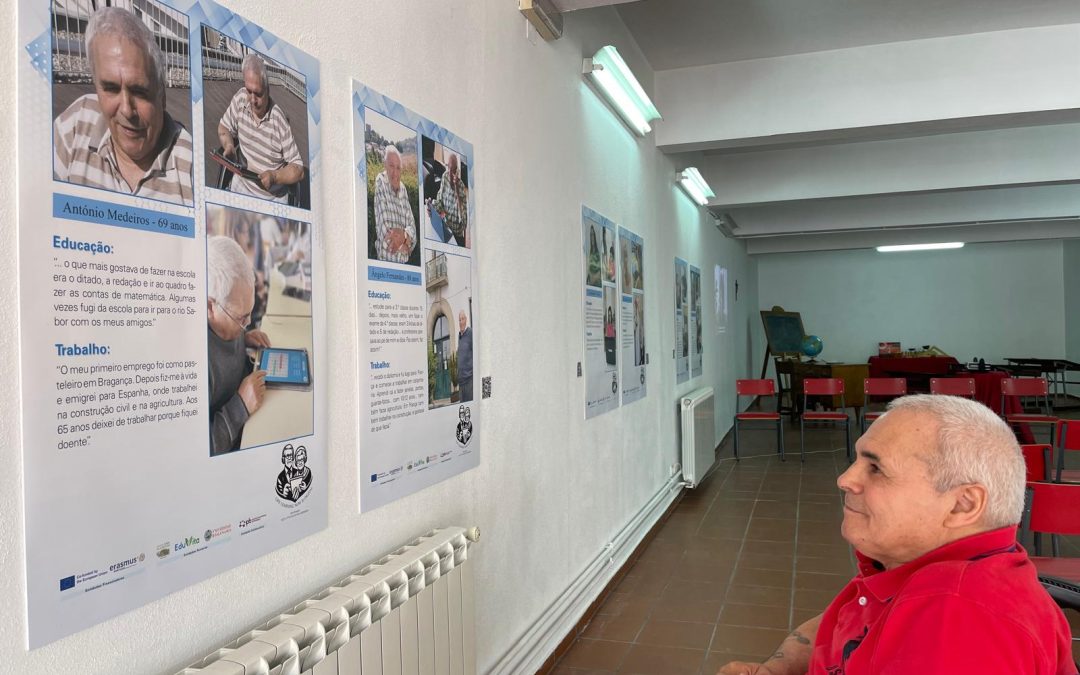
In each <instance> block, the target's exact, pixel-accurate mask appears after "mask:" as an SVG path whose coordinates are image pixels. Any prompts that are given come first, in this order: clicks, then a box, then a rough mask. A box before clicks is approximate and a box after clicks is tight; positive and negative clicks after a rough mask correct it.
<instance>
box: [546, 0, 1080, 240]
mask: <svg viewBox="0 0 1080 675" xmlns="http://www.w3.org/2000/svg"><path fill="white" fill-rule="evenodd" d="M553 1H554V2H555V3H556V4H557V5H558V6H560V8H561V9H563V10H564V11H570V10H579V9H589V8H593V7H599V6H602V5H617V6H616V7H615V11H617V12H618V14H619V16H620V17H621V18H622V20H623V22H624V24H625V25H626V26H627V28H628V29H629V32H630V34H631V36H632V37H633V39H634V41H635V42H636V43H637V47H639V48H640V50H641V52H642V54H643V55H644V57H645V58H646V60H647V61H648V62H649V64H650V65H651V66H652V68H653V71H654V98H655V99H656V101H655V102H656V104H657V107H658V108H659V109H660V111H661V112H662V113H663V115H664V119H663V120H662V121H660V122H658V123H657V127H656V131H655V132H654V133H653V134H652V135H651V140H652V142H654V143H656V145H657V147H659V148H660V149H661V150H663V151H664V152H666V153H668V154H669V155H671V156H672V157H673V158H674V159H675V161H676V164H677V165H681V166H697V167H699V168H701V169H702V172H703V174H705V177H706V179H707V180H708V181H709V182H710V183H711V184H712V185H713V186H714V189H716V192H717V198H716V199H713V200H712V201H711V202H710V204H709V208H710V211H711V212H712V213H713V215H714V216H716V217H717V218H718V219H719V220H720V221H721V222H722V223H724V228H726V229H727V231H728V232H729V233H730V234H731V236H734V237H736V238H740V239H745V240H746V241H747V247H748V250H749V251H750V252H751V253H766V252H770V251H782V250H784V251H792V250H815V249H823V248H833V249H835V248H856V247H857V248H861V247H865V246H870V245H876V244H880V243H891V241H892V240H897V241H904V242H908V243H910V240H911V239H912V238H913V237H914V238H918V239H926V240H928V241H932V240H941V239H942V238H948V237H955V236H957V234H958V233H962V234H963V235H964V237H965V239H966V240H967V241H1000V240H1002V239H1003V238H1006V239H1007V238H1009V237H1010V236H1012V237H1014V238H1016V239H1029V238H1040V237H1059V236H1080V159H1076V158H1077V157H1078V156H1080V137H1078V136H1080V135H1078V130H1080V125H1078V124H1077V122H1078V121H1080V0H638V1H636V2H625V0H553ZM604 11H611V10H604ZM570 16H571V17H572V15H570ZM569 20H572V19H571V18H570V17H568V21H569ZM630 48H631V49H633V47H632V46H630ZM684 69H685V70H684Z"/></svg>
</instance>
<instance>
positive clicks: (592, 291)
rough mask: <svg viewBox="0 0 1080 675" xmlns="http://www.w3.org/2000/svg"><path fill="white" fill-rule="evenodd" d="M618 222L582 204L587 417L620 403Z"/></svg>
mask: <svg viewBox="0 0 1080 675" xmlns="http://www.w3.org/2000/svg"><path fill="white" fill-rule="evenodd" d="M616 231H617V229H616V227H615V223H613V222H611V221H610V220H608V219H607V218H605V217H604V216H602V215H600V214H599V213H597V212H596V211H593V210H592V209H590V208H589V207H587V206H582V207H581V240H582V254H583V255H582V260H583V262H584V277H585V283H584V287H583V293H582V297H583V300H582V313H583V316H584V342H585V365H584V374H585V419H589V418H590V417H595V416H596V415H599V414H601V413H605V412H607V411H609V410H614V409H615V408H618V407H619V370H618V355H619V347H618V345H619V339H618V334H619V329H618V325H617V323H616V315H617V314H618V311H619V310H618V289H617V288H616V286H615V279H616V276H615V274H616V267H617V265H618V263H617V262H616V256H615V234H616Z"/></svg>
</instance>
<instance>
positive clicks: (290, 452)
mask: <svg viewBox="0 0 1080 675" xmlns="http://www.w3.org/2000/svg"><path fill="white" fill-rule="evenodd" d="M307 458H308V457H307V448H305V447H304V446H302V445H301V446H300V447H298V448H296V449H295V450H294V449H293V446H292V443H287V444H285V447H284V448H282V449H281V463H282V464H283V465H285V468H284V469H282V470H281V473H279V474H278V477H277V486H276V492H277V496H278V497H281V498H282V499H284V500H286V501H289V502H292V503H294V504H295V503H296V502H298V501H300V499H301V498H302V497H303V496H304V495H305V494H307V492H308V490H310V489H311V467H309V466H307Z"/></svg>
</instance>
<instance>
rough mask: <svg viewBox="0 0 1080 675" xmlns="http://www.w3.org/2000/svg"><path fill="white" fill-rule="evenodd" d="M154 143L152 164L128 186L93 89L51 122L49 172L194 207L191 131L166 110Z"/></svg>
mask: <svg viewBox="0 0 1080 675" xmlns="http://www.w3.org/2000/svg"><path fill="white" fill-rule="evenodd" d="M158 144H159V145H160V147H161V150H160V152H158V155H157V157H155V158H154V163H153V165H151V167H150V168H149V169H148V170H147V171H146V173H145V174H143V177H142V178H141V179H139V182H138V183H136V184H135V185H128V183H127V181H126V180H124V176H123V174H122V173H120V167H119V165H118V164H117V162H116V154H115V150H114V149H113V144H112V132H111V131H110V130H109V120H107V119H106V118H105V115H103V114H102V112H101V106H100V105H99V104H98V98H97V94H86V95H84V96H80V97H79V98H77V99H76V100H75V102H74V103H72V104H71V105H70V106H68V108H67V110H65V111H64V112H62V113H60V115H59V116H58V117H57V118H56V120H55V121H54V122H53V152H54V155H55V156H54V158H53V160H54V161H53V177H54V178H56V180H61V181H65V182H67V183H75V184H76V185H86V186H87V187H92V188H100V189H102V190H112V191H113V192H122V193H124V194H130V195H134V196H136V197H147V198H149V199H160V200H162V201H166V202H172V203H174V204H183V205H184V206H194V205H195V196H194V193H193V192H192V189H191V184H192V178H191V165H192V146H191V134H189V133H188V131H187V129H185V128H184V127H183V126H182V125H181V124H179V123H178V122H177V121H176V120H174V119H173V118H172V117H170V116H169V113H168V112H166V113H165V114H164V122H163V124H162V129H161V135H160V137H159V138H158Z"/></svg>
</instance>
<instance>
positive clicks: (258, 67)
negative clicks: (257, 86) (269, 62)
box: [242, 52, 270, 88]
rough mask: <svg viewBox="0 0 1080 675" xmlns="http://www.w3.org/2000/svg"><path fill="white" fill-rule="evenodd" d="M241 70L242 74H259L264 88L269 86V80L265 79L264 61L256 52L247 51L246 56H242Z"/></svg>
mask: <svg viewBox="0 0 1080 675" xmlns="http://www.w3.org/2000/svg"><path fill="white" fill-rule="evenodd" d="M242 71H243V72H244V74H247V73H255V74H256V75H258V76H259V80H260V81H261V82H262V84H263V87H264V88H265V87H268V86H269V83H270V81H269V80H268V79H266V62H265V61H263V60H262V57H260V56H259V55H258V54H256V53H254V52H248V54H247V56H245V57H244V65H243V66H242Z"/></svg>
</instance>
